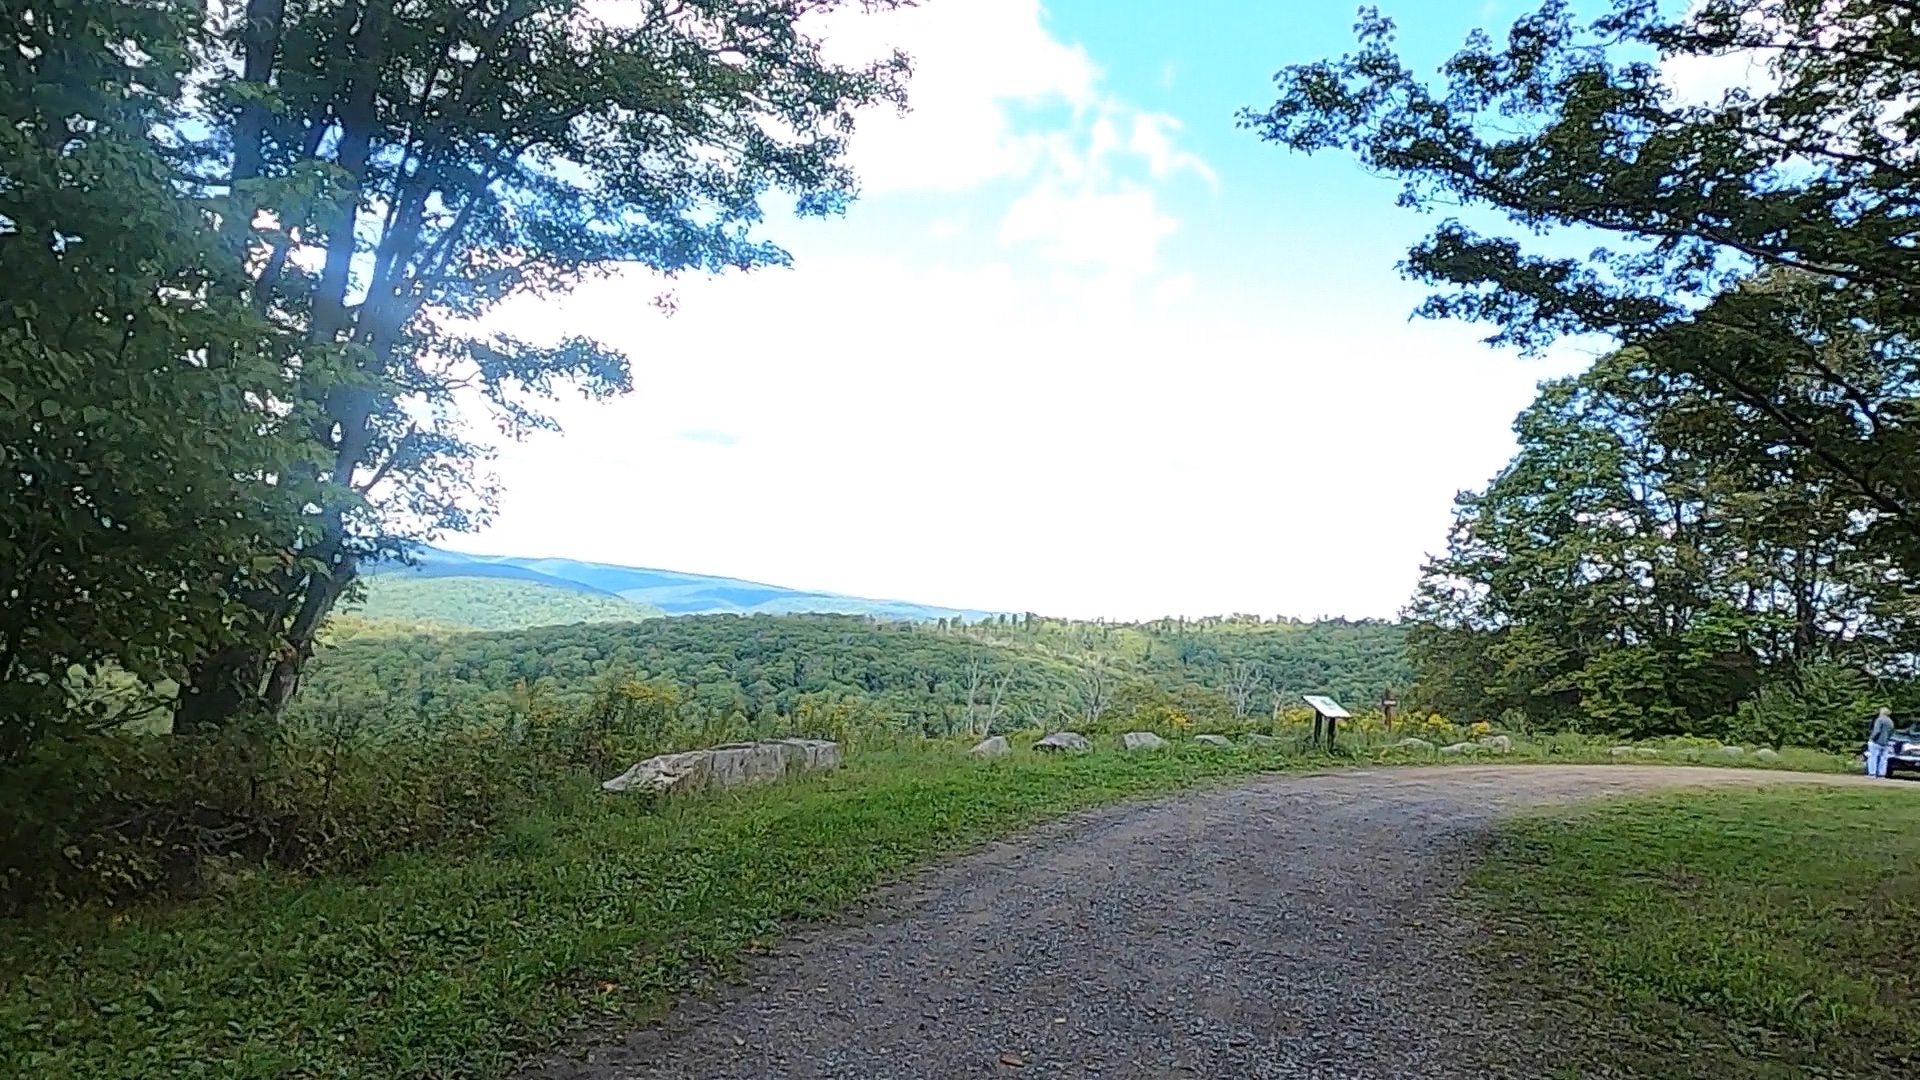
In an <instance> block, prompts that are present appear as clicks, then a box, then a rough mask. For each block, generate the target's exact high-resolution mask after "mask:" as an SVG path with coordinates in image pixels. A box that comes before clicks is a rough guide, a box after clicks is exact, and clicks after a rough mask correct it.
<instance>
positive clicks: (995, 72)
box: [823, 0, 1100, 194]
mask: <svg viewBox="0 0 1920 1080" xmlns="http://www.w3.org/2000/svg"><path fill="white" fill-rule="evenodd" d="M823 33H824V36H825V37H826V39H827V45H828V52H829V55H830V56H832V57H834V58H835V59H838V60H841V61H843V62H856V61H859V60H862V59H868V58H873V57H877V56H882V55H885V54H886V53H887V52H888V51H890V50H892V49H896V48H897V49H902V50H904V51H905V52H906V53H907V54H908V55H909V56H911V57H912V58H913V79H912V82H911V84H910V87H911V88H910V94H911V99H912V100H911V107H910V108H911V111H909V112H908V113H907V114H906V115H904V116H897V115H893V114H891V113H889V112H882V111H874V112H872V113H870V114H868V115H867V116H865V117H863V118H862V120H861V123H860V134H859V136H858V139H857V141H856V143H855V148H854V156H853V164H854V167H855V169H856V170H857V171H858V172H859V174H860V178H861V183H862V186H863V187H864V188H865V190H867V191H868V192H870V193H876V194H884V193H888V192H897V191H960V190H965V189H968V188H972V187H975V186H978V185H979V184H982V183H984V182H986V181H989V180H994V179H1001V178H1007V177H1020V176H1025V175H1028V174H1030V173H1031V172H1032V171H1033V169H1034V168H1035V167H1036V165H1037V163H1038V162H1039V159H1040V158H1041V156H1042V155H1043V154H1044V153H1045V149H1046V145H1045V143H1046V140H1045V138H1044V137H1043V136H1041V135H1037V134H1035V133H1032V132H1029V131H1022V130H1021V129H1020V125H1019V123H1018V120H1017V118H1016V117H1015V116H1014V115H1013V112H1014V107H1022V106H1024V107H1026V108H1041V107H1045V106H1054V107H1064V108H1066V109H1068V110H1071V111H1073V112H1076V113H1077V112H1080V111H1082V110H1086V109H1091V108H1093V107H1095V106H1096V105H1097V104H1098V103H1099V95H1098V92H1097V90H1096V86H1097V84H1098V82H1099V78H1100V74H1099V71H1098V69H1096V68H1095V67H1094V65H1093V61H1092V60H1091V59H1089V58H1088V57H1087V54H1086V51H1085V50H1084V49H1081V48H1079V47H1078V46H1070V45H1065V44H1062V43H1061V42H1059V41H1058V40H1056V39H1055V38H1054V37H1053V36H1052V35H1051V34H1049V33H1048V32H1047V30H1046V28H1045V27H1044V26H1043V25H1042V23H1041V10H1040V4H1039V0H964V2H959V3H954V2H945V3H931V4H927V5H924V6H920V7H911V8H900V9H897V10H894V11H889V12H883V13H879V14H866V13H863V12H859V11H857V10H849V11H847V12H844V13H841V14H839V15H837V16H835V17H834V18H833V19H832V21H831V23H830V24H829V25H828V27H827V28H826V29H825V30H824V31H823Z"/></svg>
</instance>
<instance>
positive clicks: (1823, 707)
mask: <svg viewBox="0 0 1920 1080" xmlns="http://www.w3.org/2000/svg"><path fill="white" fill-rule="evenodd" d="M1872 714H1873V702H1872V687H1871V685H1870V684H1869V683H1868V681H1867V678H1866V676H1865V675H1862V674H1861V673H1860V672H1858V671H1855V670H1853V669H1852V668H1847V667H1842V666H1840V665H1838V664H1822V663H1816V664H1808V665H1806V666H1805V667H1802V668H1801V669H1800V670H1799V671H1797V672H1795V673H1794V674H1793V675H1792V676H1791V677H1790V678H1787V679H1784V680H1781V681H1778V682H1773V683H1769V684H1767V685H1766V686H1763V687H1761V689H1760V692H1759V693H1757V694H1755V695H1754V696H1753V698H1752V699H1751V700H1749V701H1747V702H1745V703H1743V704H1742V705H1741V706H1740V712H1739V715H1738V717H1737V718H1736V719H1735V720H1734V722H1733V724H1732V725H1731V728H1730V732H1729V734H1730V735H1731V736H1732V737H1734V738H1735V739H1737V740H1739V741H1742V742H1749V743H1759V744H1762V745H1765V746H1776V747H1779V746H1810V747H1814V748H1816V749H1820V750H1827V751H1831V752H1835V753H1843V752H1847V751H1852V750H1856V749H1858V748H1859V746H1860V744H1861V743H1862V742H1863V741H1865V739H1866V722H1867V718H1868V717H1869V716H1871V715H1872Z"/></svg>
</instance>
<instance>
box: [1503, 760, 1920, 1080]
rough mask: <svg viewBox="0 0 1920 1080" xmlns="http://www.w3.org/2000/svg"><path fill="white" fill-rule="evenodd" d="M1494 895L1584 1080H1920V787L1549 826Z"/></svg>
mask: <svg viewBox="0 0 1920 1080" xmlns="http://www.w3.org/2000/svg"><path fill="white" fill-rule="evenodd" d="M1478 889H1479V898H1480V899H1481V900H1482V901H1484V902H1485V903H1486V904H1487V905H1489V907H1490V909H1491V915H1492V917H1493V918H1495V919H1496V920H1498V925H1499V927H1500V929H1501V930H1502V931H1503V933H1502V934H1500V935H1496V936H1494V937H1493V938H1492V939H1491V940H1492V941H1494V942H1497V943H1498V944H1497V945H1492V946H1489V950H1490V952H1492V953H1493V954H1495V955H1493V956H1492V957H1490V959H1492V960H1493V961H1494V966H1495V967H1496V968H1497V969H1500V970H1503V971H1504V972H1505V974H1504V975H1502V976H1501V978H1503V979H1505V980H1508V981H1509V982H1510V984H1511V985H1509V986H1508V987H1507V988H1506V989H1507V990H1508V993H1507V994H1505V995H1501V996H1502V997H1506V998H1509V999H1511V1000H1519V1001H1534V1002H1538V1003H1539V1008H1540V1015H1539V1017H1538V1020H1539V1023H1540V1024H1541V1031H1540V1034H1541V1036H1542V1037H1543V1038H1544V1039H1545V1040H1547V1042H1548V1044H1549V1045H1553V1044H1562V1045H1564V1046H1565V1047H1566V1049H1567V1050H1568V1052H1569V1054H1570V1055H1571V1057H1572V1059H1573V1060H1577V1061H1580V1062H1582V1064H1581V1065H1580V1066H1579V1067H1578V1068H1577V1070H1576V1071H1575V1072H1574V1073H1570V1074H1568V1075H1581V1076H1608V1077H1614V1076H1617V1077H1647V1078H1654V1077H1660V1078H1666V1077H1673V1078H1679V1077H1699V1078H1719V1077H1751V1078H1756V1080H1761V1078H1775V1077H1778V1078H1781V1080H1785V1078H1787V1077H1858V1078H1867V1077H1889V1078H1891V1077H1896V1076H1900V1077H1912V1076H1916V1075H1920V979H1917V978H1916V974H1915V972H1916V969H1917V968H1920V785H1907V784H1899V785H1894V784H1890V785H1888V786H1887V787H1885V788H1878V789H1860V788H1846V789H1819V788H1809V787H1793V786H1783V787H1780V788H1770V789H1762V790H1758V791H1750V792H1717V793H1692V794H1688V795H1684V796H1680V795H1676V796H1664V797H1660V798H1655V799H1644V800H1631V801H1625V802H1619V803H1609V804H1602V805H1600V806H1597V807H1591V808H1586V809H1582V810H1579V811H1576V812H1573V813H1572V814H1571V815H1566V814H1562V815H1556V816H1549V817H1542V818H1538V819H1530V820H1527V821H1523V822H1521V823H1518V824H1516V825H1514V826H1512V827H1511V828H1510V829H1509V830H1508V832H1507V833H1506V835H1505V836H1504V837H1503V838H1502V840H1501V841H1500V842H1499V843H1498V844H1497V846H1496V849H1495V852H1494V856H1493V858H1492V859H1491V860H1490V861H1489V863H1488V864H1487V865H1486V866H1485V867H1484V868H1483V870H1482V872H1481V874H1480V876H1479V879H1478Z"/></svg>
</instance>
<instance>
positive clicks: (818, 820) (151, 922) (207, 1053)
mask: <svg viewBox="0 0 1920 1080" xmlns="http://www.w3.org/2000/svg"><path fill="white" fill-rule="evenodd" d="M1351 753H1352V755H1353V756H1352V757H1350V758H1348V759H1346V760H1361V761H1406V760H1410V759H1418V760H1427V761H1431V760H1433V758H1432V756H1431V755H1407V754H1395V753H1392V752H1389V751H1385V750H1382V749H1379V748H1378V747H1377V746H1369V745H1367V744H1366V743H1365V742H1364V741H1359V740H1356V743H1355V750H1353V751H1351ZM1454 760H1457V759H1454ZM1479 760H1482V761H1484V760H1486V759H1485V758H1484V757H1482V758H1480V759H1479ZM1507 760H1568V761H1574V760H1606V755H1605V750H1604V747H1594V746H1590V745H1587V746H1582V745H1578V744H1575V743H1572V742H1567V743H1549V744H1541V745H1528V744H1522V747H1521V752H1520V753H1518V754H1516V755H1514V758H1512V759H1507ZM1808 760H1809V762H1810V763H1814V764H1819V763H1820V761H1819V760H1816V759H1808ZM1822 760H1825V764H1826V765H1827V766H1828V767H1833V766H1834V762H1833V761H1832V760H1831V759H1822ZM1331 763H1332V762H1330V761H1329V759H1326V758H1324V757H1320V758H1315V757H1305V756H1301V755H1299V754H1297V753H1292V752H1290V751H1289V750H1288V749H1279V748H1276V749H1270V750H1259V751H1256V750H1251V749H1238V750H1234V751H1216V750H1209V749H1205V748H1197V747H1191V746H1183V747H1180V748H1177V749H1175V750H1173V751H1169V752H1162V753H1147V754H1118V753H1101V754H1095V755H1091V756H1087V757H1079V758H1066V759H1049V758H1041V757H1038V756H1035V755H1031V754H1027V753H1022V754H1020V755H1018V756H1016V757H1015V758H1012V759H1009V760H1005V761H1000V762H980V761H975V760H972V759H969V758H967V757H966V756H964V755H963V754H962V753H960V752H959V751H958V749H957V748H952V747H943V748H932V749H922V750H919V751H913V752H907V751H899V752H878V753H872V754H862V755H857V756H856V757H855V758H854V760H853V762H852V764H851V765H850V766H849V767H848V768H847V769H845V770H843V771H841V772H839V773H837V774H833V775H830V776H825V777H817V778H808V779H804V780H798V781H794V782H790V783H788V784H785V785H781V786H777V787H773V788H766V789H760V790H754V791H748V792H744V793H737V794H727V795H721V796H715V797H710V798H702V799H696V800H686V801H681V802H677V803H673V804H670V805H669V806H668V807H667V808H666V809H664V810H650V809H648V808H646V807H645V806H644V805H643V804H642V803H639V802H636V801H633V800H629V799H623V798H609V797H607V796H606V795H604V794H603V793H601V792H599V791H598V790H597V789H595V788H594V787H593V786H592V785H591V784H588V783H585V782H581V781H573V782H569V783H567V784H563V785H558V786H557V788H556V790H555V792H554V795H553V798H552V800H551V801H550V803H549V804H548V805H547V806H546V807H545V808H543V809H542V810H540V811H539V812H537V813H534V814H532V815H529V816H526V817H523V818H520V819H517V820H516V821H514V822H513V823H511V825H510V826H509V827H507V828H506V829H504V830H502V831H501V832H500V833H499V834H498V835H497V836H496V837H495V838H494V840H493V841H492V844H491V847H490V848H488V849H486V850H482V851H480V852H478V853H471V852H470V853H468V854H466V855H460V854H456V853H454V852H447V851H443V852H426V853H420V854H413V855H408V856H403V857H395V858H391V859H389V860H386V861H385V862H383V863H381V864H379V865H378V866H377V867H375V868H374V869H373V870H372V871H370V872H367V873H364V874H360V875H355V876H347V877H334V878H323V879H320V880H292V879H288V878H284V877H275V876H271V875H266V874H260V875H258V876H255V877H253V878H250V879H248V880H246V881H243V882H241V883H240V884H239V885H237V886H235V887H234V888H232V889H230V890H229V891H227V892H226V893H223V894H222V895H220V896H218V897H215V898H212V899H209V900H205V901H199V902H195V903H191V904H184V905H174V906H153V907H145V908H134V909H129V910H125V911H119V912H112V911H105V912H103V911H86V912H79V913H73V914H70V915H65V916H60V917H57V918H52V919H49V920H44V921H41V922H38V923H35V924H31V925H29V924H23V923H15V924H0V1076H6V1077H22V1078H24V1077H33V1078H36V1080H40V1078H45V1080H77V1078H85V1080H123V1078H124V1080H132V1078H161V1077H167V1078H172V1077H186V1076H204V1077H216V1078H241V1077H262V1078H264V1077H275V1078H281V1077H285V1078H307V1077H312V1078H321V1077H324V1078H329V1080H345V1078H367V1080H372V1078H380V1080H389V1078H400V1077H419V1078H426V1077H436V1078H437V1077H456V1076H457V1077H493V1076H499V1075H502V1074H504V1073H505V1072H506V1071H507V1070H508V1069H509V1068H510V1067H512V1065H513V1064H514V1063H516V1062H517V1061H521V1060H524V1059H525V1058H526V1057H528V1056H530V1055H532V1054H535V1053H537V1052H539V1051H542V1050H544V1049H547V1048H549V1047H551V1046H553V1045H555V1044H556V1043H557V1042H559V1041H562V1040H564V1039H566V1038H568V1037H569V1036H570V1035H574V1034H576V1033H577V1032H579V1031H580V1030H581V1029H582V1028H583V1027H590V1026H594V1025H596V1024H600V1023H619V1022H628V1023H630V1022H634V1021H637V1020H639V1019H641V1018H643V1017H644V1016H645V1015H647V1014H648V1012H649V1011H650V1010H655V1009H658V1008H659V1007H660V1006H661V1005H662V1004H663V1003H665V1002H667V1001H669V1000H670V999H671V997H672V996H673V995H674V994H675V993H677V992H680V991H682V990H684V989H686V988H688V987H690V986H693V985H696V984H698V982H699V981H701V980H702V979H703V978H705V977H708V976H710V975H718V976H722V977H724V975H725V974H726V973H727V972H728V970H729V969H730V968H731V967H732V966H733V965H734V964H735V963H736V962H737V961H738V959H739V957H740V956H741V955H742V954H743V953H746V952H750V951H752V950H754V949H756V948H758V947H761V946H763V945H765V944H767V943H769V942H771V941H772V940H773V939H774V937H775V936H776V935H778V934H779V933H780V932H781V929H782V927H783V926H787V925H789V924H791V923H793V922H795V921H798V920H805V919H810V918H816V917H820V916H824V915H828V914H830V913H832V912H834V911H836V910H838V909H840V908H843V907H845V906H846V905H848V904H849V903H851V902H853V901H855V900H857V899H858V898H860V897H861V896H863V895H864V894H866V893H867V892H869V891H870V890H871V889H872V888H873V887H874V886H875V885H877V884H879V883H881V882H883V881H885V880H887V879H888V878H891V877H896V876H898V875H900V874H901V873H903V872H905V871H907V870H909V869H911V868H913V867H915V866H917V865H920V864H923V863H925V862H927V861H928V860H930V859H932V858H934V857H937V856H939V855H941V854H943V853H947V852H952V851H955V850H960V849H964V848H967V847H970V846H973V845H976V844H978V843H980V842H982V841H984V840H986V839H989V838H991V837H994V836H997V835H1001V834H1004V833H1006V832H1009V831H1011V830H1014V829H1016V828H1018V827H1020V826H1022V825H1025V824H1029V823H1032V822H1035V821H1038V820H1041V819H1044V818H1048V817H1053V816H1057V815H1060V814H1063V813H1068V812H1071V811H1073V810H1076V809H1080V808H1083V807H1088V806H1093V805H1097V804H1102V803H1109V802H1113V801H1116V800H1121V799H1127V798H1132V797H1138V796H1145V795H1150V794H1155V793H1159V792H1165V791H1170V790H1175V789H1178V788H1182V787H1187V786H1191V785H1194V784H1199V783H1204V782H1208V781H1212V780H1220V779H1225V778H1230V777H1234V776H1244V775H1248V774H1252V773H1257V772H1272V771H1280V770H1284V769H1300V768H1311V767H1316V766H1324V765H1327V764H1331Z"/></svg>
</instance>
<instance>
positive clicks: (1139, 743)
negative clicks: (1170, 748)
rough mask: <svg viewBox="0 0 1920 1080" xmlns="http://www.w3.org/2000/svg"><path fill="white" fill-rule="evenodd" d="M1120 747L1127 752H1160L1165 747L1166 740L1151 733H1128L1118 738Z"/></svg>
mask: <svg viewBox="0 0 1920 1080" xmlns="http://www.w3.org/2000/svg"><path fill="white" fill-rule="evenodd" d="M1120 745H1121V746H1123V747H1125V748H1126V749H1128V750H1160V749H1163V748H1165V747H1166V745H1167V740H1165V739H1163V738H1161V737H1160V736H1158V735H1155V734H1154V733H1153V732H1151V731H1129V732H1127V733H1126V734H1125V735H1122V736H1120Z"/></svg>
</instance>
